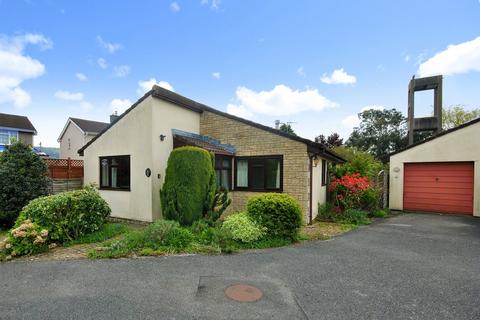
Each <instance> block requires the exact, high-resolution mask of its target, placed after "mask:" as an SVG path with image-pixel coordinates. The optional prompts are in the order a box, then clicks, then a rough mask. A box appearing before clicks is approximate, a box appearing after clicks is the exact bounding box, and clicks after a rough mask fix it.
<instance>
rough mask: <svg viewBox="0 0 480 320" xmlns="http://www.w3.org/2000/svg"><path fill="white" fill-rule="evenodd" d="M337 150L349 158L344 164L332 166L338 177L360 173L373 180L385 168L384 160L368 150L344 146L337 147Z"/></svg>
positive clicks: (334, 173) (334, 174)
mask: <svg viewBox="0 0 480 320" xmlns="http://www.w3.org/2000/svg"><path fill="white" fill-rule="evenodd" d="M335 152H336V153H338V154H339V155H340V156H342V157H343V158H345V159H346V160H347V162H345V163H344V164H340V165H335V166H334V167H333V168H332V170H331V172H332V173H333V176H335V177H337V178H340V177H343V176H345V175H352V174H354V173H358V174H360V175H361V176H362V177H367V178H369V179H370V180H373V179H376V178H377V174H378V173H379V172H380V171H381V170H382V169H384V165H383V164H382V162H381V161H379V160H377V159H375V157H374V156H372V155H371V154H369V153H368V152H364V151H360V150H358V149H356V148H348V147H344V146H342V147H337V148H335Z"/></svg>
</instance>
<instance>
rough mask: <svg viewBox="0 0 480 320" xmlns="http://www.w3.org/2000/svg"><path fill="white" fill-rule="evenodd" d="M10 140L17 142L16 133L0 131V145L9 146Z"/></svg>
mask: <svg viewBox="0 0 480 320" xmlns="http://www.w3.org/2000/svg"><path fill="white" fill-rule="evenodd" d="M12 138H14V139H16V140H17V141H18V131H13V130H5V129H0V145H4V146H8V145H10V144H11V143H12Z"/></svg>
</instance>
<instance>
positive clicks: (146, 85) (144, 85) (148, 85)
mask: <svg viewBox="0 0 480 320" xmlns="http://www.w3.org/2000/svg"><path fill="white" fill-rule="evenodd" d="M153 85H157V86H159V87H162V88H165V89H167V90H170V91H173V92H175V90H174V89H173V87H172V85H171V84H170V83H168V82H167V81H158V82H157V79H155V78H150V79H149V80H141V81H138V89H137V94H138V95H139V96H141V95H144V94H145V93H146V92H148V91H150V90H152V87H153Z"/></svg>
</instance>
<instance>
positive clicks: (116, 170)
mask: <svg viewBox="0 0 480 320" xmlns="http://www.w3.org/2000/svg"><path fill="white" fill-rule="evenodd" d="M100 189H106V190H130V156H108V157H100Z"/></svg>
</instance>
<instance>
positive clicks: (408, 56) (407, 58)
mask: <svg viewBox="0 0 480 320" xmlns="http://www.w3.org/2000/svg"><path fill="white" fill-rule="evenodd" d="M411 58H412V57H410V55H408V54H407V55H406V56H405V58H404V60H405V62H409V61H410V59H411Z"/></svg>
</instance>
